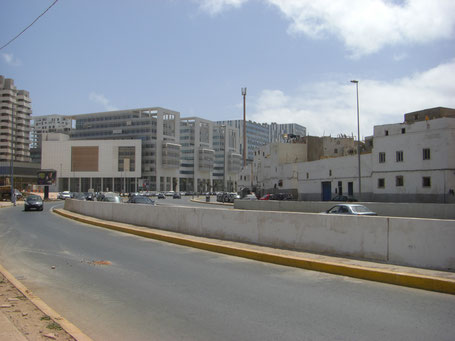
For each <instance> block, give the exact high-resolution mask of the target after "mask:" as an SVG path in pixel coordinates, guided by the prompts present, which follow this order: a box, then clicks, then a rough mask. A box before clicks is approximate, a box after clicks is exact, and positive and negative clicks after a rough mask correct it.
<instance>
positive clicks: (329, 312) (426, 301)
mask: <svg viewBox="0 0 455 341" xmlns="http://www.w3.org/2000/svg"><path fill="white" fill-rule="evenodd" d="M165 200H168V201H171V200H172V199H165ZM176 200H177V199H176ZM53 206H56V207H61V206H62V203H54V204H50V203H46V206H45V210H44V212H23V211H22V207H21V206H17V207H10V208H3V209H1V210H0V263H1V264H2V265H4V266H5V267H6V268H7V269H8V270H9V271H10V272H11V273H12V274H13V275H14V276H16V278H18V279H19V280H20V281H22V282H23V283H24V284H25V285H26V286H27V287H29V288H30V289H31V290H32V291H33V292H34V293H35V294H37V295H38V296H39V297H41V298H42V299H43V300H44V301H45V302H46V303H48V304H49V305H50V306H51V307H52V308H54V309H55V310H56V311H58V312H59V313H60V314H62V315H63V316H64V317H66V318H67V319H69V320H70V321H71V322H72V323H74V324H75V325H77V326H78V327H79V328H80V329H82V331H84V332H85V333H86V334H88V335H89V336H91V337H92V338H93V339H95V340H361V339H368V340H430V339H431V340H453V339H454V335H455V327H454V325H455V324H454V321H455V296H451V295H446V294H439V293H433V292H427V291H423V290H416V289H410V288H404V287H398V286H393V285H387V284H381V283H375V282H368V281H363V280H357V279H352V278H347V277H342V276H333V275H329V274H322V273H317V272H312V271H306V270H301V269H293V268H288V267H283V266H277V265H272V264H265V263H260V262H255V261H250V260H246V259H239V258H235V257H231V256H226V255H220V254H215V253H210V252H206V251H201V250H195V249H191V248H187V247H181V246H176V245H172V244H167V243H163V242H158V241H153V240H148V239H143V238H140V237H136V236H131V235H125V234H121V233H118V232H114V231H108V230H104V229H102V228H97V227H92V226H88V225H85V224H81V223H77V222H74V221H70V220H67V219H65V218H63V217H60V216H57V215H55V214H53V213H51V212H50V211H49V209H50V208H51V207H53ZM158 208H159V207H158Z"/></svg>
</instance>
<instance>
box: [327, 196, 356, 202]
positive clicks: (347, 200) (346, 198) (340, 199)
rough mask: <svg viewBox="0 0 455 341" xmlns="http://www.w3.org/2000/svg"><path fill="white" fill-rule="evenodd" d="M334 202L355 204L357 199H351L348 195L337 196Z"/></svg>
mask: <svg viewBox="0 0 455 341" xmlns="http://www.w3.org/2000/svg"><path fill="white" fill-rule="evenodd" d="M332 201H344V202H349V201H351V202H355V201H357V199H356V198H353V197H350V196H348V195H336V196H334V197H333V198H332Z"/></svg>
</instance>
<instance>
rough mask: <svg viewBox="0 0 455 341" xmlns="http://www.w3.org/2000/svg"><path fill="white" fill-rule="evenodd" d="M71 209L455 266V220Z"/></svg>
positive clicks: (276, 243)
mask: <svg viewBox="0 0 455 341" xmlns="http://www.w3.org/2000/svg"><path fill="white" fill-rule="evenodd" d="M65 209H67V210H70V211H73V212H77V213H81V214H85V215H89V216H93V217H96V218H100V219H104V220H112V221H117V222H124V223H129V224H134V225H140V226H146V227H153V228H158V229H163V230H169V231H174V232H180V233H186V234H192V235H198V236H204V237H209V238H218V239H226V240H233V241H239V242H246V243H253V244H259V245H266V246H271V247H277V248H286V249H295V250H300V251H307V252H314V253H320V254H329V255H338V256H347V257H355V258H358V259H366V260H368V259H369V260H374V261H383V262H390V263H393V264H398V265H409V266H417V267H426V268H433V269H440V270H447V269H455V248H454V247H453V245H455V221H447V220H445V221H444V220H428V219H426V220H423V219H412V218H391V217H358V216H347V215H346V216H332V215H326V214H313V213H293V212H270V211H242V210H226V209H212V208H210V209H206V208H190V207H169V206H168V207H166V206H153V207H150V206H147V205H134V204H114V203H105V202H90V201H78V200H72V199H67V200H66V201H65ZM427 227H428V228H427Z"/></svg>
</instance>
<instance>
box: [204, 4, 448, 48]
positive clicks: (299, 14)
mask: <svg viewBox="0 0 455 341" xmlns="http://www.w3.org/2000/svg"><path fill="white" fill-rule="evenodd" d="M244 2H245V0H200V3H201V8H203V9H204V10H206V11H208V12H209V13H211V14H214V13H218V12H220V11H222V10H224V9H225V8H227V7H232V6H235V7H239V6H241V5H242V4H243V3H244ZM262 2H264V3H267V4H272V5H274V6H275V7H277V8H278V9H279V10H280V12H281V13H282V14H284V16H285V18H286V19H288V20H289V21H290V22H291V24H290V27H289V32H290V33H303V34H305V35H307V36H309V37H311V38H314V39H317V38H324V37H326V36H335V37H337V38H338V39H340V40H341V41H342V42H343V43H344V44H345V46H346V48H347V49H348V50H349V51H350V53H351V54H352V56H354V57H359V56H362V55H366V54H371V53H374V52H377V51H379V50H380V49H382V48H383V47H385V46H388V45H398V44H409V43H412V44H415V43H420V44H422V43H427V42H430V41H434V40H437V39H449V38H453V36H454V30H455V19H454V18H455V17H454V15H453V13H455V1H453V0H432V1H429V0H407V1H402V2H399V3H398V2H397V1H390V0H336V1H334V0H317V1H315V0H262Z"/></svg>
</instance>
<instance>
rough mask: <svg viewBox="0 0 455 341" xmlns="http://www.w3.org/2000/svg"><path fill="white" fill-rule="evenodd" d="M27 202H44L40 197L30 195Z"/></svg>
mask: <svg viewBox="0 0 455 341" xmlns="http://www.w3.org/2000/svg"><path fill="white" fill-rule="evenodd" d="M27 201H42V199H41V197H40V196H39V195H29V196H28V197H27Z"/></svg>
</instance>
